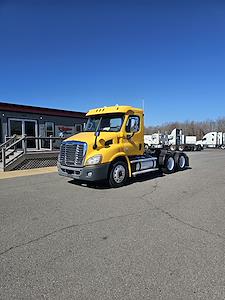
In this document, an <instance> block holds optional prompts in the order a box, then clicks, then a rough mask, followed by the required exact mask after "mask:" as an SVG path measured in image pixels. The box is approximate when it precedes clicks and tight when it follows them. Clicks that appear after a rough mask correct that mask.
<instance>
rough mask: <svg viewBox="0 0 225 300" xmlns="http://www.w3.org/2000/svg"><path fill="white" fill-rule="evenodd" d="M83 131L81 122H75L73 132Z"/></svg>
mask: <svg viewBox="0 0 225 300" xmlns="http://www.w3.org/2000/svg"><path fill="white" fill-rule="evenodd" d="M81 131H83V124H75V132H81Z"/></svg>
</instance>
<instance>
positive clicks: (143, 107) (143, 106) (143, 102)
mask: <svg viewBox="0 0 225 300" xmlns="http://www.w3.org/2000/svg"><path fill="white" fill-rule="evenodd" d="M142 109H143V110H145V99H144V98H143V99H142Z"/></svg>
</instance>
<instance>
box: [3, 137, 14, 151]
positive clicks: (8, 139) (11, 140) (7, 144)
mask: <svg viewBox="0 0 225 300" xmlns="http://www.w3.org/2000/svg"><path fill="white" fill-rule="evenodd" d="M15 140H16V134H14V135H13V136H10V137H6V141H5V142H4V143H3V144H1V145H0V151H1V150H2V148H5V147H8V146H9V145H10V144H12V143H14V142H15Z"/></svg>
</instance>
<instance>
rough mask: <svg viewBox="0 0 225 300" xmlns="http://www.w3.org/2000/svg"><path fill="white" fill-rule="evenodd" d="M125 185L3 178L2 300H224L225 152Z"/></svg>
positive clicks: (52, 176) (194, 156)
mask: <svg viewBox="0 0 225 300" xmlns="http://www.w3.org/2000/svg"><path fill="white" fill-rule="evenodd" d="M189 155H190V166H191V169H189V170H186V171H183V172H179V173H175V174H172V175H166V176H158V175H156V176H153V175H151V176H153V177H148V176H145V177H144V178H142V177H139V178H138V179H137V180H134V181H132V182H131V183H130V185H127V186H125V187H123V188H120V189H108V188H107V187H104V186H103V187H99V188H90V187H87V186H80V185H77V184H74V183H73V181H71V180H70V179H67V178H62V177H59V176H58V175H57V173H49V174H40V175H36V176H27V177H19V178H11V179H4V180H1V181H0V270H1V272H0V298H1V299H135V300H136V299H171V300H172V299H173V300H174V299H224V298H225V271H224V270H225V254H224V247H225V220H224V215H225V184H224V183H225V182H224V181H225V152H224V151H220V150H218V151H216V150H215V151H214V150H212V151H203V152H196V153H190V154H189Z"/></svg>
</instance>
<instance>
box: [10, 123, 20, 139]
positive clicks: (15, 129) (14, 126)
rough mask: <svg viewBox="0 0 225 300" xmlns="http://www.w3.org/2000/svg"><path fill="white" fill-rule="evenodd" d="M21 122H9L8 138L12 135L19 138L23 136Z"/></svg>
mask: <svg viewBox="0 0 225 300" xmlns="http://www.w3.org/2000/svg"><path fill="white" fill-rule="evenodd" d="M22 125H23V122H22V121H19V120H10V133H9V136H13V135H14V134H16V135H19V136H21V135H22V134H23V128H22Z"/></svg>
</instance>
